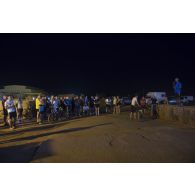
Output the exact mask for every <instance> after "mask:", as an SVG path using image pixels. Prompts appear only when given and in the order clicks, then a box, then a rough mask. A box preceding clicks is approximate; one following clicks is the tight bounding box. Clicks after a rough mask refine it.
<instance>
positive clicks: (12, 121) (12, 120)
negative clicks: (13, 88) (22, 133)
mask: <svg viewBox="0 0 195 195" xmlns="http://www.w3.org/2000/svg"><path fill="white" fill-rule="evenodd" d="M5 108H6V109H7V112H8V122H9V126H10V129H15V128H16V117H17V114H16V107H15V104H14V100H13V97H12V96H9V97H8V99H7V101H6V102H5Z"/></svg>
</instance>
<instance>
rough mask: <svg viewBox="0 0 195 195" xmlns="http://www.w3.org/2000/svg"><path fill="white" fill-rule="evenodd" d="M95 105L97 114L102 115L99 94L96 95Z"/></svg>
mask: <svg viewBox="0 0 195 195" xmlns="http://www.w3.org/2000/svg"><path fill="white" fill-rule="evenodd" d="M94 106H95V115H96V116H99V115H100V100H99V98H98V97H97V96H96V97H95V100H94Z"/></svg>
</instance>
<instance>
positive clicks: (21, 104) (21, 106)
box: [17, 101, 23, 109]
mask: <svg viewBox="0 0 195 195" xmlns="http://www.w3.org/2000/svg"><path fill="white" fill-rule="evenodd" d="M17 108H18V109H23V102H22V101H17Z"/></svg>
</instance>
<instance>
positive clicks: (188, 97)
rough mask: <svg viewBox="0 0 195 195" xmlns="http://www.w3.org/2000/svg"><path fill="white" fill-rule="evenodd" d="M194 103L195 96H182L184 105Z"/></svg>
mask: <svg viewBox="0 0 195 195" xmlns="http://www.w3.org/2000/svg"><path fill="white" fill-rule="evenodd" d="M193 101H194V97H193V96H182V97H181V102H182V103H184V104H185V103H190V102H193Z"/></svg>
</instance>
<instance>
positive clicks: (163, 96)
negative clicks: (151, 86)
mask: <svg viewBox="0 0 195 195" xmlns="http://www.w3.org/2000/svg"><path fill="white" fill-rule="evenodd" d="M153 97H155V98H156V99H157V103H161V102H164V101H167V96H166V92H148V93H147V94H146V98H153Z"/></svg>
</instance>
